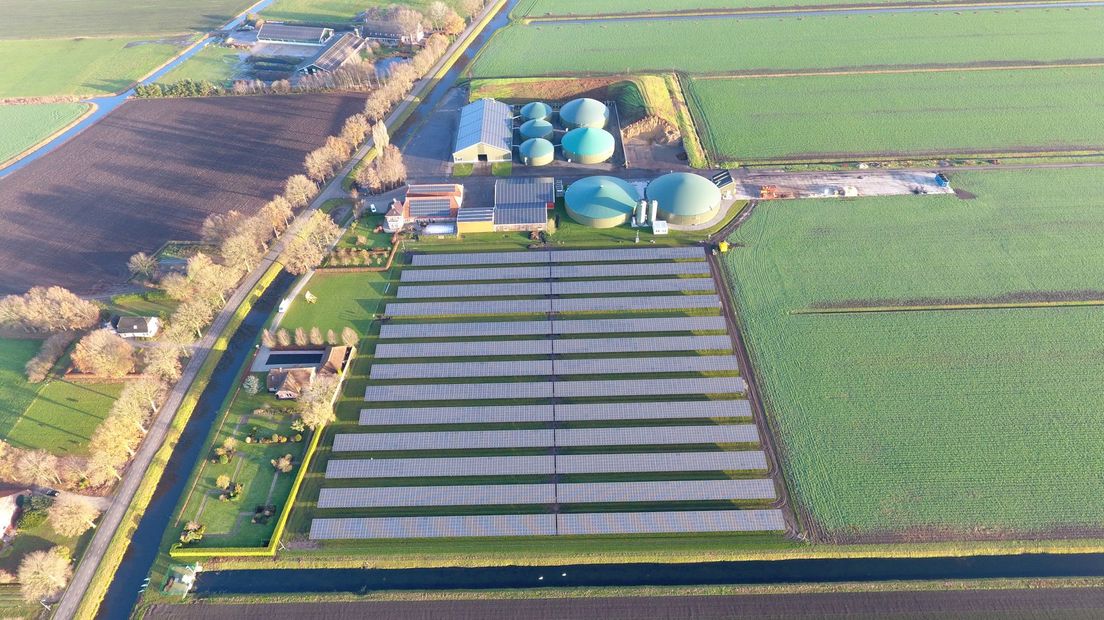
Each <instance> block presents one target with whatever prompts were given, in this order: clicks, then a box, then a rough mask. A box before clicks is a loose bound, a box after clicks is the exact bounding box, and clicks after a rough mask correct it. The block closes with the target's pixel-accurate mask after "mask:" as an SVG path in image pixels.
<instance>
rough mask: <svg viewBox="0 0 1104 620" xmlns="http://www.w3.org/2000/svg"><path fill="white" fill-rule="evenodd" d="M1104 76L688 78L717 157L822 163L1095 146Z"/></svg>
mask: <svg viewBox="0 0 1104 620" xmlns="http://www.w3.org/2000/svg"><path fill="white" fill-rule="evenodd" d="M1102 81H1104V68H1100V67H1086V68H1062V69H1040V70H1031V71H961V72H946V73H906V74H893V75H888V74H884V75H844V76H810V77H788V78H774V79H772V78H762V79H724V80H716V79H695V80H691V82H690V83H691V88H690V92H691V93H692V95H693V97H692V101H694V104H695V106H696V108H697V110H696V112H697V113H698V114H699V117H700V118H701V119H703V120H704V122H702V123H699V126H701V127H704V128H707V130H706V131H703V132H702V133H703V135H704V136H705V137H706V142H707V144H708V147H709V150H710V152H711V156H712V157H713V158H714V160H715V161H727V162H754V161H771V160H791V161H824V160H829V159H850V160H854V159H861V158H863V156H866V157H870V156H874V155H879V156H885V155H893V154H908V155H913V156H915V155H924V154H929V155H947V154H954V153H963V154H979V153H1010V152H1031V153H1038V152H1056V151H1095V152H1099V151H1100V150H1101V148H1102V147H1104V108H1102V107H1101V106H1099V105H1098V103H1099V93H1100V84H1101V82H1102ZM1056 92H1061V93H1062V96H1061V97H1058V98H1056V97H1055V96H1054V93H1056Z"/></svg>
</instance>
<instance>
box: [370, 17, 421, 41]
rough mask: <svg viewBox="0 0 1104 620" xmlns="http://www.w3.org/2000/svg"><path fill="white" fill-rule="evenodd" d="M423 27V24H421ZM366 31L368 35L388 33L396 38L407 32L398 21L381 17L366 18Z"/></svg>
mask: <svg viewBox="0 0 1104 620" xmlns="http://www.w3.org/2000/svg"><path fill="white" fill-rule="evenodd" d="M419 28H421V26H419ZM364 33H365V34H366V35H377V36H379V35H386V36H392V37H395V38H400V37H402V36H403V35H404V34H406V33H405V32H403V28H402V26H400V25H399V24H397V23H396V22H390V21H384V20H380V19H365V20H364Z"/></svg>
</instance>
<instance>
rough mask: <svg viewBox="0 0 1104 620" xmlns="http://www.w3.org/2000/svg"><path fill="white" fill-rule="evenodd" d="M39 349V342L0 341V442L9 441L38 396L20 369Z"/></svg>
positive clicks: (36, 387)
mask: <svg viewBox="0 0 1104 620" xmlns="http://www.w3.org/2000/svg"><path fill="white" fill-rule="evenodd" d="M41 346H42V341H41V340H14V339H0V439H4V440H8V436H9V434H10V433H11V431H12V429H13V428H14V427H15V425H16V423H17V422H18V421H19V416H20V415H22V413H23V412H24V411H25V410H26V409H27V407H28V406H29V405H30V404H31V401H33V400H34V398H35V394H36V393H38V387H39V386H37V385H31V384H29V383H27V375H26V374H24V372H23V367H24V366H26V365H27V362H28V361H30V359H31V358H32V357H34V356H35V354H36V353H38V349H39V348H40V347H41Z"/></svg>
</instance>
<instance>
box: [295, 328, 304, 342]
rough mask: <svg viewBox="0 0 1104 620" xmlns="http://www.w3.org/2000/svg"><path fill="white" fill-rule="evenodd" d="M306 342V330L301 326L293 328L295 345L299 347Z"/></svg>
mask: <svg viewBox="0 0 1104 620" xmlns="http://www.w3.org/2000/svg"><path fill="white" fill-rule="evenodd" d="M306 344H307V332H306V331H304V330H303V328H302V327H296V328H295V346H297V347H301V346H304V345H306Z"/></svg>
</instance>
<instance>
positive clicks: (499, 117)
mask: <svg viewBox="0 0 1104 620" xmlns="http://www.w3.org/2000/svg"><path fill="white" fill-rule="evenodd" d="M513 134H514V130H513V112H512V111H511V110H510V106H508V105H506V104H505V103H502V102H501V101H495V100H494V99H480V100H479V101H475V102H473V103H469V104H468V105H466V106H464V108H463V109H462V110H460V125H459V126H458V127H457V129H456V148H455V150H454V151H453V152H452V161H454V162H457V163H476V162H484V161H486V162H496V161H511V160H512V159H513Z"/></svg>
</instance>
